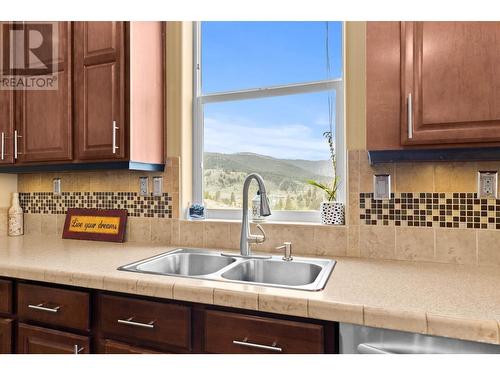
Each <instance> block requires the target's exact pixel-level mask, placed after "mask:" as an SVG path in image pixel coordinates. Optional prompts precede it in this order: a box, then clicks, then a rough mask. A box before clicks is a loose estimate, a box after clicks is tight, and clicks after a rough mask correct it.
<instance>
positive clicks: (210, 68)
mask: <svg viewBox="0 0 500 375" xmlns="http://www.w3.org/2000/svg"><path fill="white" fill-rule="evenodd" d="M328 27H329V32H328V35H329V52H330V71H331V73H330V78H332V77H333V78H335V77H340V76H341V70H342V66H341V49H342V46H341V40H342V39H341V30H342V28H341V23H340V22H329V23H328ZM327 78H329V77H328V74H327V63H326V22H203V23H202V90H203V92H204V93H212V92H221V91H232V90H238V89H248V88H256V87H263V86H272V85H280V84H289V83H298V82H306V81H317V80H323V79H327ZM204 113H205V151H210V152H224V153H234V152H256V153H260V154H264V155H268V156H274V157H278V158H294V159H308V160H321V159H328V147H327V145H326V142H325V141H324V138H323V137H322V133H323V132H324V131H326V130H328V129H329V124H328V93H327V92H322V93H313V94H302V95H289V96H282V97H277V98H266V99H254V100H245V101H237V102H224V103H215V104H207V105H205V108H204Z"/></svg>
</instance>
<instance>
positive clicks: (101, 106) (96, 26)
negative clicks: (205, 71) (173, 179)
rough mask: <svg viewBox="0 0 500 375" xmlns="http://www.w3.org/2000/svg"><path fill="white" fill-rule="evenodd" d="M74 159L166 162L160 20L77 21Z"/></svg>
mask: <svg viewBox="0 0 500 375" xmlns="http://www.w3.org/2000/svg"><path fill="white" fill-rule="evenodd" d="M74 33H75V35H74V51H75V61H74V74H75V79H74V82H75V131H76V144H77V155H76V159H78V160H82V161H84V160H92V161H95V160H116V159H126V160H130V161H133V162H141V163H163V162H164V151H163V143H164V106H165V101H164V80H165V69H164V59H165V56H164V51H165V49H164V44H165V40H164V25H163V23H162V22H75V23H74Z"/></svg>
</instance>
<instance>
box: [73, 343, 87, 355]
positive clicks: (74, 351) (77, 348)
mask: <svg viewBox="0 0 500 375" xmlns="http://www.w3.org/2000/svg"><path fill="white" fill-rule="evenodd" d="M84 350H85V347H84V346H82V347H81V348H80V347H79V346H78V345H75V346H73V353H74V354H80V353H81V352H83V351H84Z"/></svg>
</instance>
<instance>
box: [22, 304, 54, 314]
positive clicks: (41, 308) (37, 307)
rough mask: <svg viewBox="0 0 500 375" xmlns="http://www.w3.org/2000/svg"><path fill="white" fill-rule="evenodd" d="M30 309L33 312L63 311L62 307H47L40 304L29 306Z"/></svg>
mask: <svg viewBox="0 0 500 375" xmlns="http://www.w3.org/2000/svg"><path fill="white" fill-rule="evenodd" d="M28 307H29V308H30V309H33V310H40V311H47V312H51V313H56V312H59V310H60V309H61V306H56V307H45V306H44V305H43V303H39V304H38V305H28Z"/></svg>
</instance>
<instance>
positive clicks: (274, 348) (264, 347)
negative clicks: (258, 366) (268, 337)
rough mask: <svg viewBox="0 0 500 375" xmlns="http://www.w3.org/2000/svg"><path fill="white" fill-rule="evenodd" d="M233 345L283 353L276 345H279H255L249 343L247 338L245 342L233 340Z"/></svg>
mask: <svg viewBox="0 0 500 375" xmlns="http://www.w3.org/2000/svg"><path fill="white" fill-rule="evenodd" d="M233 344H234V345H240V346H246V347H248V348H256V349H263V350H269V351H272V352H282V351H283V349H282V348H280V347H279V346H276V344H277V343H276V342H274V343H273V345H262V344H254V343H253V342H249V341H248V338H247V337H245V338H244V339H243V341H239V340H233Z"/></svg>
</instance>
